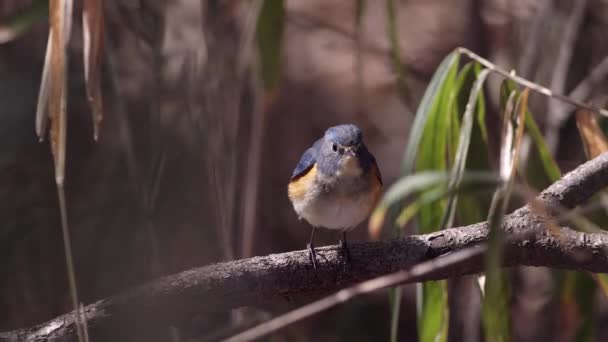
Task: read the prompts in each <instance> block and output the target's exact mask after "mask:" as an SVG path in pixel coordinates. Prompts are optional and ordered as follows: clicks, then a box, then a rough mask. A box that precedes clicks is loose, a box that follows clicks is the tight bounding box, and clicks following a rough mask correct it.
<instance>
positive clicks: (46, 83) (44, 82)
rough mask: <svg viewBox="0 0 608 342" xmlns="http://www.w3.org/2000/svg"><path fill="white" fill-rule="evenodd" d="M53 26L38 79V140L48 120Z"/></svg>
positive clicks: (42, 138)
mask: <svg viewBox="0 0 608 342" xmlns="http://www.w3.org/2000/svg"><path fill="white" fill-rule="evenodd" d="M52 36H53V28H52V27H51V28H50V29H49V38H48V40H47V43H46V52H45V55H44V67H43V69H42V77H41V80H40V90H39V91H38V103H37V104H36V135H38V140H39V141H40V142H42V141H44V137H45V135H46V129H47V125H48V121H49V113H48V107H49V92H50V91H49V88H50V86H51V80H50V72H51V54H52V52H53V39H52Z"/></svg>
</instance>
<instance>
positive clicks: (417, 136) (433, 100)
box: [402, 51, 460, 174]
mask: <svg viewBox="0 0 608 342" xmlns="http://www.w3.org/2000/svg"><path fill="white" fill-rule="evenodd" d="M459 60H460V56H459V54H458V53H457V52H456V51H454V52H452V53H450V54H449V55H448V56H446V57H445V58H444V59H443V61H442V62H441V64H440V65H439V68H437V71H436V72H435V74H434V75H433V78H432V79H431V83H429V85H428V87H427V88H426V91H425V93H424V96H423V97H422V101H421V102H420V105H419V106H418V109H417V110H416V117H415V119H414V123H413V124H412V128H411V130H410V133H409V138H408V143H407V147H406V150H405V157H404V159H403V164H402V171H403V173H404V174H408V173H411V172H412V171H413V170H414V166H415V163H416V156H417V154H418V148H419V146H420V141H421V139H422V134H423V133H424V129H425V127H426V124H427V120H428V117H429V116H430V115H431V113H432V112H433V107H435V108H436V107H437V106H438V103H437V102H438V98H439V97H440V96H439V93H440V91H441V89H442V88H443V86H444V82H445V80H446V78H448V75H451V74H453V73H455V72H456V69H457V68H458V61H459Z"/></svg>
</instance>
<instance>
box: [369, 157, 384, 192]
mask: <svg viewBox="0 0 608 342" xmlns="http://www.w3.org/2000/svg"><path fill="white" fill-rule="evenodd" d="M370 155H371V156H372V173H373V174H374V175H375V176H376V178H378V182H380V185H383V184H384V183H382V175H381V174H380V169H379V168H378V164H377V163H376V158H375V157H374V156H373V155H372V154H371V153H370Z"/></svg>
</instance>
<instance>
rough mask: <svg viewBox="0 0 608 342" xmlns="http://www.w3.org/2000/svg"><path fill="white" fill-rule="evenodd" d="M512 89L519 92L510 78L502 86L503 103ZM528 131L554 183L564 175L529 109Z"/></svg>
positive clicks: (527, 112)
mask: <svg viewBox="0 0 608 342" xmlns="http://www.w3.org/2000/svg"><path fill="white" fill-rule="evenodd" d="M512 91H516V92H517V93H519V91H518V88H517V85H516V84H515V82H513V81H511V80H509V79H506V80H504V81H503V82H502V84H501V86H500V94H501V103H502V102H503V101H506V97H507V96H508V94H510V93H511V92H512ZM526 132H527V133H528V134H529V135H530V137H531V138H532V142H534V146H535V148H536V153H537V155H538V157H539V158H540V161H541V166H542V168H543V169H544V171H545V175H546V176H547V178H548V181H549V182H550V183H553V182H555V181H557V180H559V179H560V178H561V176H562V173H561V171H560V169H559V167H558V166H557V163H556V162H555V159H553V156H552V155H551V152H550V151H549V148H547V144H546V143H545V138H544V137H543V135H542V133H541V132H540V129H539V128H538V125H537V124H536V121H535V120H534V116H533V115H532V113H530V110H529V109H528V110H527V111H526Z"/></svg>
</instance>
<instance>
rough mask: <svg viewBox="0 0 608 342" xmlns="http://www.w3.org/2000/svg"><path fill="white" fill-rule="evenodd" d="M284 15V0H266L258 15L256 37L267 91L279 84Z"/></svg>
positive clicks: (272, 89)
mask: <svg viewBox="0 0 608 342" xmlns="http://www.w3.org/2000/svg"><path fill="white" fill-rule="evenodd" d="M284 16H285V9H284V3H283V0H264V3H263V4H262V8H261V9H260V14H259V17H258V22H257V32H256V34H257V36H256V37H257V45H258V51H259V55H260V66H261V71H262V80H263V83H264V88H265V89H266V91H267V92H273V91H274V90H275V89H276V88H277V86H278V84H279V79H280V75H281V40H282V37H283V26H284Z"/></svg>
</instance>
